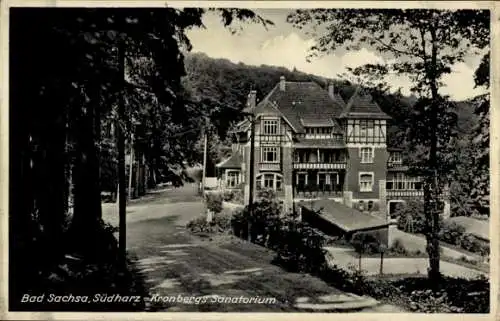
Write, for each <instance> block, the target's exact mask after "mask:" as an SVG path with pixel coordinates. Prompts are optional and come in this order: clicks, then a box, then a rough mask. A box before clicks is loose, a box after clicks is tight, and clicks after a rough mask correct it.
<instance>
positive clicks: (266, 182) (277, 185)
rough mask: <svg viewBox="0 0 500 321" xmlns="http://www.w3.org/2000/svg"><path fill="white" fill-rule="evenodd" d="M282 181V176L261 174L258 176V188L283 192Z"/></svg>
mask: <svg viewBox="0 0 500 321" xmlns="http://www.w3.org/2000/svg"><path fill="white" fill-rule="evenodd" d="M282 179H283V178H282V177H281V175H280V174H261V175H258V176H257V187H258V188H259V189H261V188H265V189H273V190H277V191H281V190H282V186H283V184H282Z"/></svg>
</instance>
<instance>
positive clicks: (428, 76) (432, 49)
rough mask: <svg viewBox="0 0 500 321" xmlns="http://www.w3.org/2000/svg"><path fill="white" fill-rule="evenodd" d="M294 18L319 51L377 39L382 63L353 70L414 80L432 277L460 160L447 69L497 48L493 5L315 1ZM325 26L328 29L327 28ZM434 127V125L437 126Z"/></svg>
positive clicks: (415, 150)
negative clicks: (364, 5)
mask: <svg viewBox="0 0 500 321" xmlns="http://www.w3.org/2000/svg"><path fill="white" fill-rule="evenodd" d="M288 21H289V22H291V23H293V24H294V26H296V27H297V28H300V29H305V30H306V32H310V33H311V34H312V35H313V36H314V37H315V38H316V40H317V41H316V45H315V46H313V47H312V48H311V49H312V56H318V55H324V54H328V53H334V52H336V51H337V50H338V49H339V48H344V49H347V50H352V49H356V48H361V47H363V46H369V47H370V48H372V49H373V50H375V51H377V52H379V53H380V54H382V55H384V57H386V58H389V57H390V58H391V59H386V60H385V61H384V62H383V63H380V64H367V65H364V66H361V67H358V68H356V69H354V70H351V71H352V73H353V75H354V76H356V77H358V79H367V80H366V81H365V83H366V84H368V86H369V87H372V88H373V89H374V91H386V90H387V89H388V85H387V82H386V80H385V77H386V76H387V75H390V74H392V73H396V74H399V75H405V76H407V77H409V79H410V80H411V81H412V85H413V86H412V88H411V90H412V91H413V92H414V94H415V95H416V97H417V100H416V102H415V104H413V106H412V108H411V113H410V118H409V121H408V127H407V131H406V137H405V140H406V141H407V142H408V146H409V147H410V152H411V157H410V159H409V160H410V161H411V164H410V165H411V167H412V170H413V172H414V173H415V174H418V175H420V176H422V177H423V179H424V213H425V218H426V225H427V226H428V228H427V229H426V233H425V236H426V239H427V252H428V254H429V263H430V268H429V278H431V279H434V280H435V281H437V280H438V279H439V278H440V275H439V237H438V233H439V230H440V224H439V218H440V215H441V213H442V211H443V205H444V204H443V195H444V194H443V190H444V188H445V186H446V184H447V183H448V182H449V179H450V176H451V175H452V174H453V169H454V168H455V167H456V164H455V162H454V157H453V156H452V155H453V152H454V146H455V144H456V140H457V137H458V132H457V114H456V107H457V106H456V104H455V103H454V102H452V101H451V100H450V99H449V97H447V96H446V95H443V94H442V92H440V88H441V86H442V85H443V83H442V79H443V76H445V75H447V74H449V73H451V71H452V67H453V66H454V65H455V64H456V63H459V62H463V61H464V59H465V58H466V57H467V55H469V54H470V53H471V52H473V51H474V50H475V51H479V50H489V32H490V30H489V21H490V15H489V12H488V11H487V10H436V9H408V10H406V9H363V10H359V9H347V10H346V9H313V10H297V11H296V12H294V13H293V14H290V15H289V16H288ZM319 30H321V31H319ZM429 128H431V129H432V130H429Z"/></svg>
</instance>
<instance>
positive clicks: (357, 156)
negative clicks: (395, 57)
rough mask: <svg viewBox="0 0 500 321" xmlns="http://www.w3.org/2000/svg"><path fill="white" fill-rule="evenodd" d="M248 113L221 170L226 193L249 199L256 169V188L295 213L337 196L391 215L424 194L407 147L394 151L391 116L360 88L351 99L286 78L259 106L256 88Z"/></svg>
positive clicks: (250, 98)
mask: <svg viewBox="0 0 500 321" xmlns="http://www.w3.org/2000/svg"><path fill="white" fill-rule="evenodd" d="M245 112H246V113H250V114H252V115H253V116H254V117H253V119H254V121H253V122H252V121H251V120H250V119H246V120H244V121H242V122H240V123H239V124H238V126H237V129H236V130H235V131H234V133H233V135H234V141H233V146H232V154H231V156H230V157H229V158H228V159H226V160H224V161H222V162H221V163H219V164H217V168H218V173H219V174H218V179H219V184H220V185H219V186H220V188H221V189H241V190H243V191H244V195H245V200H246V201H248V195H249V180H250V170H249V169H250V166H253V167H254V173H255V184H254V186H255V188H256V190H257V191H258V190H259V189H262V188H270V189H273V190H275V191H276V193H277V195H278V197H279V198H280V199H281V200H282V201H283V204H284V207H285V208H288V209H290V208H292V207H293V202H294V201H295V202H296V201H301V200H311V199H331V200H334V201H337V202H340V203H343V204H345V205H347V206H349V207H353V208H357V209H359V210H361V211H380V212H384V213H388V214H391V213H394V211H395V209H396V206H397V204H398V203H401V202H405V201H406V200H408V198H411V197H423V190H422V184H421V183H420V180H419V179H418V178H415V177H411V176H409V175H407V168H406V167H405V166H404V165H403V163H402V154H401V150H398V149H390V148H388V147H387V144H386V142H387V130H386V128H387V122H388V120H390V117H389V116H388V115H387V114H385V113H384V112H383V111H382V110H381V109H380V107H379V106H378V105H377V104H376V103H375V102H374V101H373V99H372V97H371V96H370V95H368V94H367V93H365V92H362V91H360V90H356V91H355V92H354V94H353V95H352V97H350V99H349V100H348V101H347V102H346V101H344V100H343V99H342V98H341V97H340V95H338V94H337V93H336V92H335V90H334V87H333V85H330V86H329V87H328V89H324V88H322V87H321V86H320V85H318V84H316V83H314V82H290V81H286V80H285V78H284V77H281V79H280V82H279V83H278V84H277V85H276V86H275V87H274V88H273V89H272V90H271V92H270V93H269V94H268V95H267V96H266V97H265V98H264V99H263V100H262V101H261V102H259V103H258V104H257V103H256V92H255V91H252V92H251V93H250V94H249V96H248V102H247V107H246V108H245ZM252 125H253V126H255V127H254V130H255V143H254V153H255V154H254V163H253V164H250V147H251V146H250V140H251V139H250V138H251V126H252ZM381 207H382V208H381ZM381 210H383V211H381Z"/></svg>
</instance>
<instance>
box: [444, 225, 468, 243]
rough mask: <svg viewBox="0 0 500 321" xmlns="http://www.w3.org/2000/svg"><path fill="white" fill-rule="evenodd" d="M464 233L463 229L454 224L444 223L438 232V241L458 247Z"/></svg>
mask: <svg viewBox="0 0 500 321" xmlns="http://www.w3.org/2000/svg"><path fill="white" fill-rule="evenodd" d="M464 233H465V228H464V227H463V226H461V225H458V224H457V223H455V222H451V223H450V222H445V223H443V225H442V226H441V230H440V231H439V239H440V240H441V241H443V242H446V243H449V244H453V245H460V240H461V239H462V237H463V234H464Z"/></svg>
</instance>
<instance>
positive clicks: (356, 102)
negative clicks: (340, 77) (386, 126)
mask: <svg viewBox="0 0 500 321" xmlns="http://www.w3.org/2000/svg"><path fill="white" fill-rule="evenodd" d="M340 118H358V119H359V118H368V119H391V117H390V116H389V115H387V114H386V113H384V112H383V111H382V110H381V109H380V107H379V105H378V104H377V103H376V102H375V101H374V100H373V97H372V96H371V95H370V94H368V93H365V92H362V91H361V90H360V89H359V87H358V88H356V91H355V92H354V94H353V95H352V96H351V98H350V99H349V101H348V102H347V104H346V107H345V109H344V111H343V112H342V113H341V115H340Z"/></svg>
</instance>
